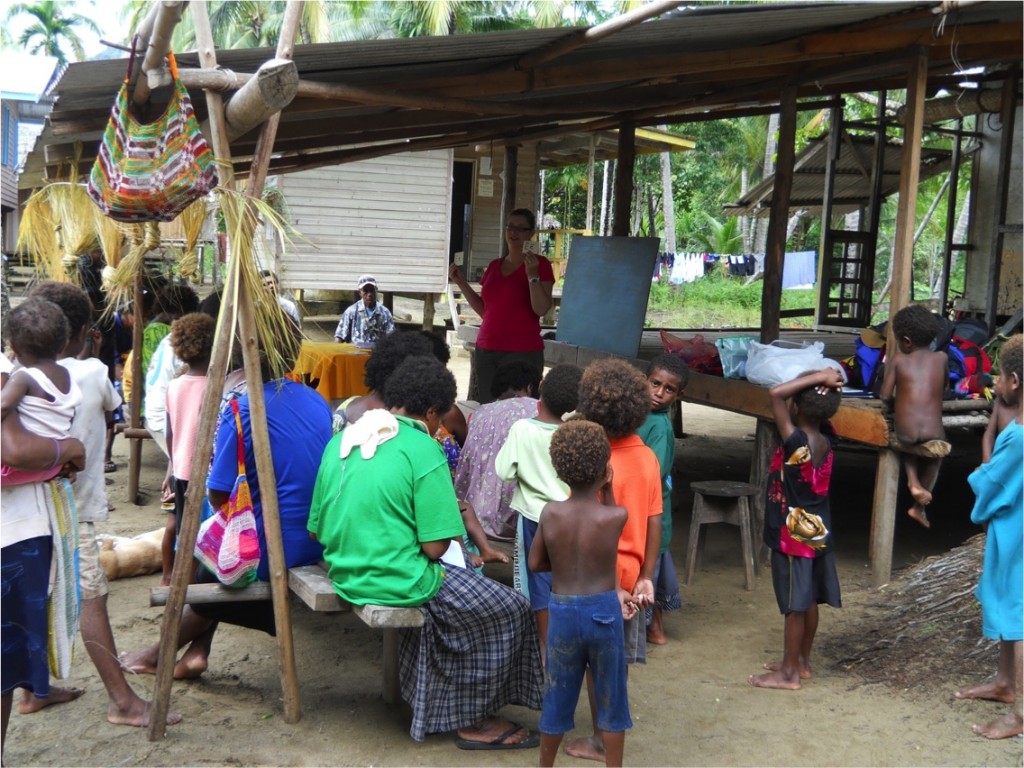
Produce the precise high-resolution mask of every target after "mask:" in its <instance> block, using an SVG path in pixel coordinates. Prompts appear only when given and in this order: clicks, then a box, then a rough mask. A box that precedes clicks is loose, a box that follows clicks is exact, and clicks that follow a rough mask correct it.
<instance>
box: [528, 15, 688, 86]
mask: <svg viewBox="0 0 1024 768" xmlns="http://www.w3.org/2000/svg"><path fill="white" fill-rule="evenodd" d="M683 2H684V0H654V1H653V2H651V3H648V4H647V5H641V6H639V7H637V8H634V9H633V10H632V11H629V12H628V13H623V14H621V15H620V16H616V17H615V18H613V19H609V20H608V21H606V22H603V23H601V24H596V25H594V26H593V27H589V28H587V29H583V30H579V31H576V32H573V33H571V34H568V35H566V36H565V37H563V38H561V39H560V40H556V41H555V42H554V43H550V44H548V45H544V46H541V47H540V48H538V49H537V50H535V51H530V52H529V53H527V54H525V55H523V56H520V57H519V58H518V59H517V60H516V62H515V63H514V64H513V65H512V67H513V68H514V69H517V70H523V71H526V70H531V69H533V68H534V67H538V66H540V65H541V64H545V63H547V62H549V61H553V60H554V59H557V58H559V57H560V56H564V55H565V54H567V53H569V52H570V51H574V50H576V49H577V48H580V47H582V46H584V45H587V44H588V43H594V42H597V41H598V40H602V39H604V38H606V37H608V36H609V35H613V34H615V33H616V32H619V31H621V30H623V29H629V28H630V27H634V26H636V25H637V24H639V23H641V22H643V21H647V20H648V19H653V18H654V17H655V16H660V15H661V14H663V13H667V12H668V11H672V10H675V9H676V8H678V7H679V6H680V5H682V4H683Z"/></svg>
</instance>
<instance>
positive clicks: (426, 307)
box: [423, 293, 458, 331]
mask: <svg viewBox="0 0 1024 768" xmlns="http://www.w3.org/2000/svg"><path fill="white" fill-rule="evenodd" d="M435 301H437V295H436V294H433V293H424V294H423V330H424V331H430V330H433V328H434V302H435ZM455 322H458V318H456V319H455Z"/></svg>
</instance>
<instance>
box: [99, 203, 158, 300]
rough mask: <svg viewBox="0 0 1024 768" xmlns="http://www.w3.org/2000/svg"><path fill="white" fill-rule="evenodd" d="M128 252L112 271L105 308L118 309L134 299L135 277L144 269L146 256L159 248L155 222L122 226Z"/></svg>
mask: <svg viewBox="0 0 1024 768" xmlns="http://www.w3.org/2000/svg"><path fill="white" fill-rule="evenodd" d="M122 227H123V229H122V231H123V232H124V233H125V235H126V237H127V240H128V243H127V245H128V250H127V251H126V252H125V254H124V257H123V258H122V259H121V261H120V263H119V264H118V265H117V269H115V270H114V274H113V276H112V277H111V279H110V288H109V291H108V293H107V306H108V307H118V306H121V305H122V304H126V303H127V302H129V301H131V300H132V299H133V298H134V292H135V277H136V275H138V274H139V273H143V272H144V271H145V268H146V254H147V253H149V252H150V251H152V250H154V249H155V248H159V247H160V228H159V227H158V226H157V223H156V222H155V221H151V222H147V223H146V224H127V225H122Z"/></svg>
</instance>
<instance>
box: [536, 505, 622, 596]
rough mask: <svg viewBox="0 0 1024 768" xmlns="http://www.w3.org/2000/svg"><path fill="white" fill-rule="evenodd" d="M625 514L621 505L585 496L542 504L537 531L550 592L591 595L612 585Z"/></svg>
mask: <svg viewBox="0 0 1024 768" xmlns="http://www.w3.org/2000/svg"><path fill="white" fill-rule="evenodd" d="M626 515H627V513H626V508H625V507H618V506H605V505H604V504H602V503H601V502H599V501H596V500H592V499H586V498H584V499H577V498H569V499H568V500H566V501H550V502H548V503H547V504H546V505H545V506H544V512H543V513H542V515H541V526H540V531H541V535H542V536H543V539H544V549H545V550H546V554H547V560H548V563H549V567H550V569H551V590H552V591H553V592H556V593H558V594H560V595H593V594H598V593H601V592H608V591H610V590H613V589H615V588H616V586H617V585H616V583H615V560H616V557H617V556H618V544H619V537H620V536H621V535H622V529H623V527H624V526H625V524H626ZM532 559H533V558H532V554H531V561H532ZM538 565H540V563H538ZM530 567H531V568H532V567H533V562H531V563H530Z"/></svg>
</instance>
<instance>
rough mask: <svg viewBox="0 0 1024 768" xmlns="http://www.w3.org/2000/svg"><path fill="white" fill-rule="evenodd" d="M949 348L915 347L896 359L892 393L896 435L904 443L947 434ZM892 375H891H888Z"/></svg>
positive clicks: (884, 392) (886, 393) (884, 391)
mask: <svg viewBox="0 0 1024 768" xmlns="http://www.w3.org/2000/svg"><path fill="white" fill-rule="evenodd" d="M947 364H948V363H947V359H946V353H945V352H933V351H931V350H930V349H915V350H914V351H912V352H910V353H908V354H902V355H899V356H897V357H896V359H895V360H894V361H893V377H894V381H893V386H894V390H895V391H892V392H891V393H890V392H886V390H885V388H884V387H883V397H885V396H886V395H889V396H890V397H891V399H892V401H893V419H894V421H895V425H896V436H897V437H898V438H899V439H900V440H901V441H902V442H904V443H911V444H913V443H925V442H928V441H929V440H941V439H942V438H943V437H945V430H943V428H942V396H943V394H944V393H945V391H946V380H947ZM887 378H888V377H887Z"/></svg>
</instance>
